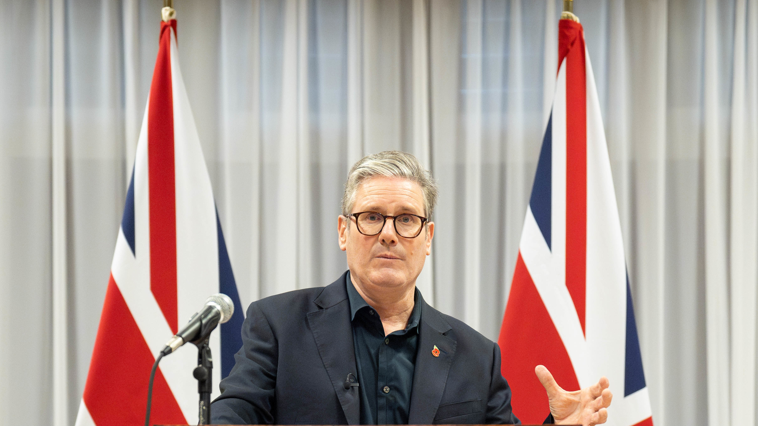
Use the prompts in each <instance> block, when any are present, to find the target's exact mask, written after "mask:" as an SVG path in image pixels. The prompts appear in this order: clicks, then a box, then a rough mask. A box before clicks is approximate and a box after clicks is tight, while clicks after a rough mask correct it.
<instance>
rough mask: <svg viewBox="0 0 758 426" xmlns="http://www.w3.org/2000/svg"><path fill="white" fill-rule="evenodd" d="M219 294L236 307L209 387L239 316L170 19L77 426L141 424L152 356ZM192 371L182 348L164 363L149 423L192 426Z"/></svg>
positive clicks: (229, 352)
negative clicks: (228, 298) (226, 296)
mask: <svg viewBox="0 0 758 426" xmlns="http://www.w3.org/2000/svg"><path fill="white" fill-rule="evenodd" d="M219 292H221V293H224V294H226V295H228V296H229V297H230V298H231V299H232V301H233V302H234V315H233V316H232V318H231V319H230V320H229V321H228V322H227V323H225V324H222V325H221V330H220V332H215V333H213V334H212V335H211V338H210V344H211V350H212V352H213V354H214V355H215V358H216V360H217V362H216V363H215V365H214V367H215V368H214V369H213V383H214V384H217V383H218V382H219V380H220V379H221V378H222V377H224V376H226V375H227V374H228V373H229V371H230V370H231V368H232V366H233V365H234V353H235V352H236V351H237V350H238V349H239V348H240V347H241V346H242V341H241V337H240V333H239V330H240V329H241V326H242V320H243V311H242V308H241V306H240V300H239V295H238V293H237V285H236V283H235V281H234V275H233V273H232V267H231V263H230V261H229V256H228V253H227V251H226V244H225V243H224V236H223V233H222V231H221V223H220V221H219V219H218V213H217V211H216V207H215V202H214V199H213V192H212V189H211V182H210V178H209V176H208V171H207V169H206V167H205V160H204V158H203V153H202V150H201V147H200V140H199V138H198V133H197V129H196V128H195V121H194V118H193V117H192V111H191V110H190V106H189V101H188V98H187V93H186V90H185V88H184V82H183V80H182V73H181V71H180V69H179V57H178V54H177V45H176V21H175V20H170V21H169V22H162V23H161V32H160V45H159V50H158V59H157V60H156V64H155V70H154V73H153V80H152V85H151V87H150V95H149V99H148V102H147V108H146V110H145V116H144V119H143V123H142V130H141V132H140V136H139V141H138V144H137V153H136V156H135V161H134V170H133V171H132V178H131V182H130V184H129V189H128V191H127V196H126V205H125V206H124V214H123V219H122V221H121V227H120V229H119V232H118V239H117V241H116V249H115V253H114V255H113V263H112V265H111V275H110V280H109V282H108V288H107V291H106V295H105V303H104V306H103V312H102V316H101V318H100V325H99V327H98V332H97V338H96V341H95V348H94V351H93V354H92V361H91V362H90V368H89V373H88V375H87V382H86V384H85V388H84V396H83V398H82V402H81V405H80V408H79V414H78V416H77V420H76V424H77V425H79V426H84V425H97V426H103V425H109V424H118V425H122V424H142V422H143V421H144V418H145V408H146V403H147V391H148V378H149V376H150V370H151V368H152V365H153V363H154V361H155V356H156V355H157V354H158V353H159V352H160V350H161V349H163V347H164V345H165V343H166V341H167V340H169V339H170V338H171V336H173V335H174V334H176V332H177V331H178V329H179V327H181V326H182V325H184V321H186V320H188V319H189V318H190V316H191V315H192V314H193V313H195V312H196V311H197V310H199V309H200V308H202V306H203V303H204V301H205V299H206V298H207V297H208V296H209V295H211V294H214V293H219ZM218 360H220V363H219V362H218ZM196 365H197V352H196V351H193V350H191V349H189V348H187V349H184V350H179V351H177V352H175V353H174V354H172V355H171V356H170V357H168V358H165V359H164V360H163V362H162V363H161V366H160V367H159V370H158V371H157V373H156V378H155V385H154V388H153V398H152V414H151V418H150V419H151V423H162V424H187V423H190V422H195V421H197V420H196V419H197V412H198V410H197V406H198V394H197V382H196V381H195V379H194V378H193V377H192V371H193V369H194V367H195V366H196ZM216 392H217V391H216ZM214 396H215V395H214Z"/></svg>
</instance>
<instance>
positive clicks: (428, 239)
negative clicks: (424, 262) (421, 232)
mask: <svg viewBox="0 0 758 426" xmlns="http://www.w3.org/2000/svg"><path fill="white" fill-rule="evenodd" d="M433 237H434V222H429V223H428V224H427V225H426V255H427V256H429V255H430V254H432V238H433Z"/></svg>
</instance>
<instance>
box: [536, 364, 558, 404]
mask: <svg viewBox="0 0 758 426" xmlns="http://www.w3.org/2000/svg"><path fill="white" fill-rule="evenodd" d="M534 374H536V375H537V378H538V379H539V380H540V383H542V386H544V387H545V390H546V391H547V395H548V397H550V396H552V395H553V394H554V393H556V392H558V391H560V390H561V387H560V386H558V383H556V382H555V379H554V378H553V375H552V374H550V371H548V369H547V368H545V366H544V365H538V366H537V367H535V368H534Z"/></svg>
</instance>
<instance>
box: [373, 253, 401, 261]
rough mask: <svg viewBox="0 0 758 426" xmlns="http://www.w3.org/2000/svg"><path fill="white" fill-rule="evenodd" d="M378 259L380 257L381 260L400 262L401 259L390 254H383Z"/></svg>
mask: <svg viewBox="0 0 758 426" xmlns="http://www.w3.org/2000/svg"><path fill="white" fill-rule="evenodd" d="M376 257H378V258H379V259H390V260H400V257H398V256H395V255H394V254H389V253H382V254H380V255H378V256H376Z"/></svg>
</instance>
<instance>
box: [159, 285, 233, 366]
mask: <svg viewBox="0 0 758 426" xmlns="http://www.w3.org/2000/svg"><path fill="white" fill-rule="evenodd" d="M232 314H234V303H233V302H232V299H230V298H229V296H227V295H225V294H223V293H218V294H214V295H213V296H211V297H209V298H208V300H206V301H205V307H204V308H203V309H202V310H201V311H200V312H197V313H195V315H192V318H190V320H189V322H188V323H187V325H185V326H184V327H183V328H182V329H181V330H179V332H178V333H176V335H175V336H174V337H172V338H171V340H169V341H168V342H166V347H165V348H163V350H162V351H161V352H162V353H163V355H168V354H170V353H172V352H174V351H176V350H177V349H179V347H181V346H182V345H184V344H185V343H187V342H189V343H194V344H197V343H199V342H202V341H203V340H205V339H207V338H208V336H210V334H211V331H213V329H215V328H216V326H217V325H219V324H223V323H225V322H227V321H229V319H230V318H231V317H232Z"/></svg>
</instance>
